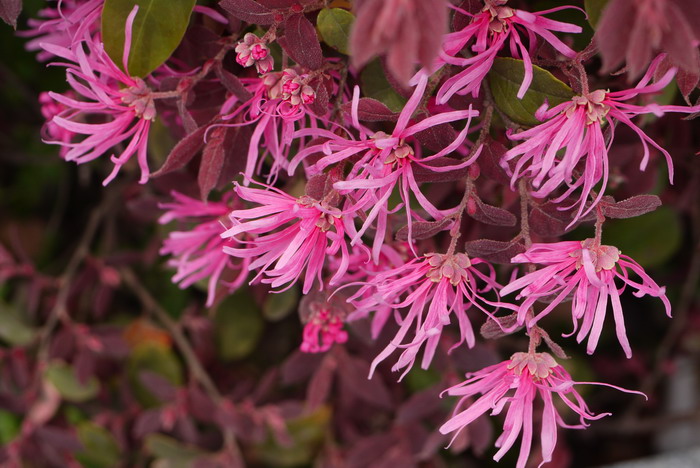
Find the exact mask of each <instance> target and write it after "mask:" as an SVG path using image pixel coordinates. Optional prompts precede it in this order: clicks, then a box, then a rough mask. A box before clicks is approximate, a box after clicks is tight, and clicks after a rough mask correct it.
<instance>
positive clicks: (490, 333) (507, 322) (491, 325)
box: [480, 249, 524, 340]
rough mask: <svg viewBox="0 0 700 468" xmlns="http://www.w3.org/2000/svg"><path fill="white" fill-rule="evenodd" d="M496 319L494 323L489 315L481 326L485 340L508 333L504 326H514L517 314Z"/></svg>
mask: <svg viewBox="0 0 700 468" xmlns="http://www.w3.org/2000/svg"><path fill="white" fill-rule="evenodd" d="M523 250H524V249H523ZM497 319H498V323H496V320H494V319H492V318H490V317H489V318H488V320H486V322H485V323H484V324H483V325H482V326H481V330H480V332H481V336H483V337H484V338H485V339H487V340H495V339H498V338H503V337H504V336H507V335H509V334H510V333H507V332H506V331H504V328H505V329H508V328H512V327H513V326H515V324H516V323H517V321H518V314H517V313H512V314H510V315H506V316H505V317H497ZM514 331H515V330H513V332H514ZM513 332H511V333H513Z"/></svg>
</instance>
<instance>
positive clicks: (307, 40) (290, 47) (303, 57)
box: [277, 14, 323, 70]
mask: <svg viewBox="0 0 700 468" xmlns="http://www.w3.org/2000/svg"><path fill="white" fill-rule="evenodd" d="M277 42H279V44H280V45H281V46H282V47H283V48H284V50H285V51H286V52H287V53H288V54H289V56H290V57H291V58H292V59H293V60H294V61H295V62H296V63H298V64H299V65H301V66H302V67H305V68H308V69H310V70H317V69H319V68H321V67H322V66H323V52H322V51H321V44H320V43H319V42H318V36H317V35H316V28H314V25H313V24H311V21H309V20H308V19H307V18H306V16H304V15H303V14H296V15H292V16H290V17H289V18H287V21H286V22H285V23H284V37H281V38H279V39H278V41H277Z"/></svg>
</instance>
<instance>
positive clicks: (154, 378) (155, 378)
mask: <svg viewBox="0 0 700 468" xmlns="http://www.w3.org/2000/svg"><path fill="white" fill-rule="evenodd" d="M139 380H140V381H141V383H142V384H143V386H144V387H145V388H147V389H148V391H150V392H151V393H152V394H153V395H154V396H155V397H156V398H158V399H159V400H160V401H163V402H165V401H172V400H174V399H175V394H176V389H175V387H174V386H173V385H172V384H171V383H170V381H169V380H168V379H166V378H165V377H163V376H162V375H159V374H157V373H155V372H152V371H149V370H142V371H141V372H139Z"/></svg>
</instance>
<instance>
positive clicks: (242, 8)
mask: <svg viewBox="0 0 700 468" xmlns="http://www.w3.org/2000/svg"><path fill="white" fill-rule="evenodd" d="M219 6H220V7H221V8H223V9H224V10H226V11H228V12H229V13H231V14H232V15H233V16H235V17H236V18H239V19H242V20H243V21H247V22H248V23H252V24H260V25H268V24H272V23H274V22H275V13H274V11H272V10H271V9H269V8H267V7H266V6H263V5H261V4H259V3H258V2H256V1H254V0H221V2H219Z"/></svg>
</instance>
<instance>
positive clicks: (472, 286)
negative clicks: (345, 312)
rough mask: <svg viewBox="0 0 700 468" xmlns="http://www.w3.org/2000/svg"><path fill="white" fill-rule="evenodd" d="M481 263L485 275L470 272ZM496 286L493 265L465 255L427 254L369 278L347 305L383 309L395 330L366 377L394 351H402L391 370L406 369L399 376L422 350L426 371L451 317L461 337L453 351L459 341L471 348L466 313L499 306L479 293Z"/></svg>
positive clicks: (378, 310)
mask: <svg viewBox="0 0 700 468" xmlns="http://www.w3.org/2000/svg"><path fill="white" fill-rule="evenodd" d="M480 264H484V265H486V266H487V267H488V270H489V271H488V273H487V274H485V273H482V272H481V271H479V270H478V269H477V268H475V266H476V265H480ZM477 281H478V282H480V283H484V286H483V287H482V288H479V287H478V286H477ZM498 287H499V285H498V283H496V280H495V272H494V270H493V267H491V265H489V264H488V263H486V262H485V261H483V260H481V259H478V258H472V259H470V258H469V257H468V256H467V254H464V253H458V254H438V253H430V254H426V255H424V256H423V257H421V258H416V259H413V260H411V261H410V262H408V263H406V264H405V265H402V266H400V267H398V268H394V269H391V270H388V271H386V272H382V273H379V274H377V275H376V276H374V278H373V279H372V280H371V282H370V283H369V284H367V285H365V286H363V287H362V288H360V290H359V291H358V292H357V293H356V294H355V295H354V296H353V297H351V298H350V299H349V301H350V302H351V303H352V304H353V305H354V306H355V307H356V308H357V309H358V310H361V311H363V313H369V312H380V313H381V312H382V311H383V309H384V308H385V307H389V308H391V309H393V310H394V311H395V317H396V321H397V322H398V324H399V326H400V328H399V331H398V332H397V333H396V336H395V337H394V338H393V339H392V340H391V342H390V343H389V345H388V346H387V347H386V348H384V350H383V351H382V352H381V353H380V354H379V355H378V356H377V357H376V358H375V359H374V361H373V362H372V367H371V369H370V378H371V376H372V374H373V373H374V370H375V369H376V367H377V365H378V364H379V363H380V362H382V361H383V360H384V359H386V358H387V357H389V356H390V355H391V354H392V353H393V352H394V351H396V350H397V349H399V348H402V349H403V352H402V353H401V356H400V357H399V359H398V361H397V362H396V364H395V365H394V366H393V367H392V370H393V371H398V370H400V369H403V368H406V370H405V371H404V373H403V375H402V376H401V377H402V378H403V376H404V375H406V373H407V372H408V371H409V370H410V369H411V367H412V366H413V363H414V362H415V359H416V355H417V354H418V352H419V351H420V349H421V348H422V347H423V346H425V351H424V352H423V360H422V363H421V367H422V368H423V369H427V368H428V366H429V365H430V362H431V361H432V359H433V356H434V354H435V351H436V349H437V346H438V343H439V341H440V335H441V333H442V329H443V327H444V326H445V325H449V324H450V323H451V316H454V318H455V319H456V322H457V323H458V325H459V330H460V336H461V338H460V341H459V342H457V343H456V344H455V345H454V346H453V348H455V347H457V346H459V345H460V344H462V343H464V342H466V343H467V346H469V347H472V346H474V342H475V336H474V330H473V329H472V325H471V321H470V320H469V316H468V315H467V310H468V309H469V308H471V306H474V307H476V308H477V309H479V310H481V311H482V312H484V313H485V314H486V315H488V316H492V315H493V314H492V313H491V312H489V311H488V310H487V309H485V308H484V306H482V304H485V305H487V306H493V307H499V306H502V305H504V304H500V303H494V302H491V301H489V300H487V299H485V298H484V297H483V296H482V295H481V294H482V293H485V292H488V291H490V290H496V289H497V288H498ZM403 308H408V312H407V313H406V315H405V316H403V317H400V316H399V314H398V310H400V309H403ZM426 309H427V310H426ZM412 329H414V330H415V332H414V336H413V338H412V339H411V338H409V340H410V341H409V342H407V343H404V339H405V337H406V335H407V334H408V333H409V331H410V330H412Z"/></svg>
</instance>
